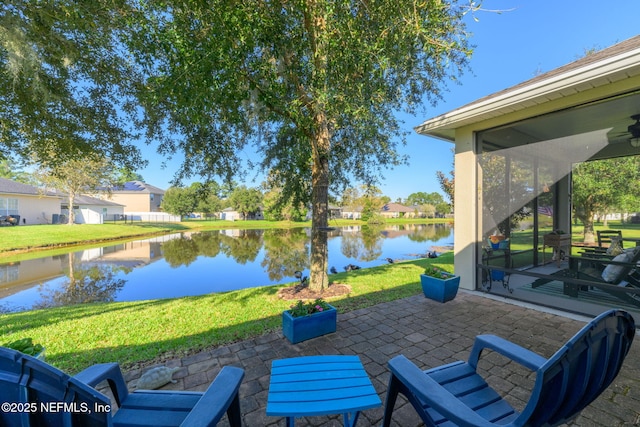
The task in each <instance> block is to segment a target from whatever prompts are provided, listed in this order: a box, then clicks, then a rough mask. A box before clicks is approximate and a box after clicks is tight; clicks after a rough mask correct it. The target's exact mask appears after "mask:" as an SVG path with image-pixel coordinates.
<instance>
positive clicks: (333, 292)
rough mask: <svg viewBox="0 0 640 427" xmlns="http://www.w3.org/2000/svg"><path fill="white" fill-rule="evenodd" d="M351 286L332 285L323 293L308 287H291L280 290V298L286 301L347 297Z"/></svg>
mask: <svg viewBox="0 0 640 427" xmlns="http://www.w3.org/2000/svg"><path fill="white" fill-rule="evenodd" d="M350 292H351V286H349V285H345V284H343V283H332V284H330V285H329V287H327V288H326V289H325V290H324V291H322V292H315V291H312V290H311V289H309V288H308V287H304V288H303V287H300V286H289V287H286V288H281V289H280V290H278V297H280V298H282V299H284V300H315V299H317V298H331V297H339V296H343V295H347V294H349V293H350Z"/></svg>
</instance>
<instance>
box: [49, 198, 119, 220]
mask: <svg viewBox="0 0 640 427" xmlns="http://www.w3.org/2000/svg"><path fill="white" fill-rule="evenodd" d="M73 210H74V213H75V223H76V224H103V223H104V222H105V221H109V220H112V221H113V220H119V219H121V217H122V216H123V215H124V206H123V205H121V204H119V203H115V202H112V201H109V200H102V199H98V198H96V197H90V196H84V195H80V196H76V197H75V198H74V201H73ZM60 214H61V215H67V217H68V215H69V201H68V199H67V198H66V197H64V196H63V197H62V199H61V203H60ZM62 219H64V218H62ZM60 222H62V223H64V222H65V221H63V220H60Z"/></svg>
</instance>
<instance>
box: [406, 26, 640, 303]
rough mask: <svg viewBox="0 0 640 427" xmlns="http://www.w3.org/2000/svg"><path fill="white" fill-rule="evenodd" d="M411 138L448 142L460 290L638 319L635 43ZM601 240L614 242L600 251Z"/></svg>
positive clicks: (434, 122) (639, 113)
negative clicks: (620, 311) (627, 313)
mask: <svg viewBox="0 0 640 427" xmlns="http://www.w3.org/2000/svg"><path fill="white" fill-rule="evenodd" d="M416 131H417V132H418V133H420V134H422V135H425V136H430V137H435V138H438V139H444V140H447V141H450V142H453V143H454V144H455V200H454V210H455V249H454V250H455V270H456V274H459V275H460V276H461V282H460V286H461V287H462V288H465V289H469V290H482V291H486V292H489V293H490V294H493V295H499V296H500V297H508V298H514V299H518V300H522V301H528V302H532V303H536V304H542V305H546V306H550V307H555V308H559V309H562V310H564V311H571V312H576V313H582V314H587V315H595V314H597V313H600V312H601V311H603V309H604V308H605V307H613V306H615V307H623V308H626V309H628V310H631V311H635V312H636V313H640V280H638V277H639V276H640V274H639V273H638V272H636V271H635V268H634V267H635V266H636V264H637V262H638V258H640V239H639V237H640V224H636V223H635V222H636V221H637V220H638V218H639V217H638V215H639V213H640V179H639V176H638V172H639V169H640V168H638V165H639V164H640V36H636V37H633V38H631V39H628V40H625V41H623V42H621V43H618V44H616V45H614V46H612V47H610V48H607V49H604V50H602V51H599V52H597V53H594V54H591V55H588V56H585V57H583V58H581V59H579V60H577V61H575V62H573V63H570V64H568V65H565V66H563V67H560V68H557V69H555V70H552V71H550V72H547V73H545V74H541V75H539V76H536V77H534V78H533V79H531V80H528V81H526V82H523V83H521V84H519V85H516V86H514V87H511V88H509V89H506V90H504V91H501V92H498V93H495V94H492V95H489V96H487V97H485V98H482V99H479V100H477V101H475V102H473V103H471V104H468V105H466V106H463V107H460V108H458V109H456V110H453V111H450V112H448V113H445V114H442V115H440V116H437V117H434V118H432V119H429V120H427V121H425V122H424V123H422V124H421V125H420V126H418V127H416ZM585 176H587V178H588V179H587V178H585ZM585 180H587V181H586V182H585ZM594 198H595V199H596V201H595V202H594V201H593V200H592V199H594ZM593 224H595V226H593V228H592V225H593ZM607 232H612V233H613V235H614V237H613V243H610V241H607V242H606V243H605V242H601V243H600V244H599V242H598V235H599V234H601V236H600V237H602V239H603V240H604V236H605V234H606V233H607ZM636 245H638V249H637V250H636V249H635V248H636ZM621 251H622V252H623V254H624V256H622V255H621V253H620V252H621ZM613 270H615V272H616V274H617V276H616V277H615V280H609V279H611V277H610V273H611V272H612V271H613ZM585 272H586V273H585ZM603 273H604V276H602V274H603Z"/></svg>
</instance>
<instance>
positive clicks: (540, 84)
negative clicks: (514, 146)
mask: <svg viewBox="0 0 640 427" xmlns="http://www.w3.org/2000/svg"><path fill="white" fill-rule="evenodd" d="M637 75H640V48H637V49H633V50H630V51H628V52H624V53H622V54H620V55H616V56H613V57H610V58H606V59H603V60H600V61H597V62H594V63H591V64H586V65H584V66H582V67H579V68H575V69H570V70H568V71H566V72H562V73H557V74H553V75H551V76H549V77H548V78H545V79H542V80H538V81H535V82H531V83H530V84H526V82H525V84H523V85H518V86H515V87H513V88H511V89H507V90H505V91H503V92H498V93H497V94H495V95H492V96H488V97H485V98H483V99H480V100H478V101H475V102H472V103H470V104H467V105H465V106H463V107H460V108H458V109H455V110H452V111H449V112H447V113H444V114H441V115H439V116H436V117H434V118H431V119H429V120H426V121H425V122H423V123H422V124H421V125H419V126H416V127H415V128H414V130H415V131H416V132H417V133H419V134H421V135H426V136H432V137H435V138H439V139H444V140H447V141H455V130H456V129H457V128H460V127H462V126H466V125H471V124H473V123H477V122H481V121H484V120H488V119H492V118H496V117H500V116H503V115H506V114H509V113H513V112H515V111H519V110H523V109H525V108H527V107H530V106H531V105H533V104H538V105H539V104H543V103H545V102H549V101H552V100H555V99H558V98H560V97H563V96H567V95H569V94H575V93H578V92H583V91H586V90H590V89H593V88H595V87H599V86H602V85H605V84H608V83H611V82H614V81H618V80H622V79H625V78H629V77H632V76H637Z"/></svg>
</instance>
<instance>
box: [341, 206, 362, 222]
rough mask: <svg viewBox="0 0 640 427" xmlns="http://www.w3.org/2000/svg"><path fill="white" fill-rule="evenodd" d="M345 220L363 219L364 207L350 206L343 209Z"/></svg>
mask: <svg viewBox="0 0 640 427" xmlns="http://www.w3.org/2000/svg"><path fill="white" fill-rule="evenodd" d="M342 218H343V219H360V218H362V206H348V207H343V208H342Z"/></svg>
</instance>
